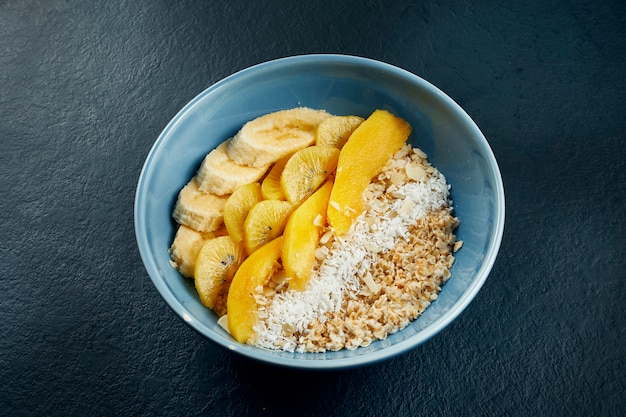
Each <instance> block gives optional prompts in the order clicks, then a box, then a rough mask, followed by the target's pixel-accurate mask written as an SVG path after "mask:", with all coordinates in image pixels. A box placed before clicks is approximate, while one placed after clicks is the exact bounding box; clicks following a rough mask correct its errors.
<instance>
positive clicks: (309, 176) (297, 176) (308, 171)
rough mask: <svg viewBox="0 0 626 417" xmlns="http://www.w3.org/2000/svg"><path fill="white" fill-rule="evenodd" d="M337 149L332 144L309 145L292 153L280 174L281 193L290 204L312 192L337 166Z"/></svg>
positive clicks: (298, 201) (297, 202)
mask: <svg viewBox="0 0 626 417" xmlns="http://www.w3.org/2000/svg"><path fill="white" fill-rule="evenodd" d="M338 159H339V149H337V148H335V147H333V146H317V145H314V146H309V147H308V148H304V149H301V150H299V151H298V152H296V153H294V154H293V156H292V157H291V158H289V160H288V161H287V163H286V164H285V168H284V169H283V172H282V174H281V176H280V185H281V186H282V189H283V193H284V194H285V197H286V198H287V201H289V202H290V203H292V204H299V203H300V202H301V201H302V200H303V199H305V198H306V197H307V196H309V195H311V194H313V192H315V190H317V189H318V187H319V186H320V185H322V183H323V182H324V181H325V180H326V178H327V177H328V176H329V175H330V173H331V172H333V171H334V170H335V168H336V167H337V160H338Z"/></svg>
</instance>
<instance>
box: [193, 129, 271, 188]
mask: <svg viewBox="0 0 626 417" xmlns="http://www.w3.org/2000/svg"><path fill="white" fill-rule="evenodd" d="M229 141H230V139H229V140H227V141H226V142H222V143H221V144H220V145H219V146H218V147H217V148H215V149H213V150H212V151H211V152H209V154H208V155H207V156H206V157H205V158H204V160H203V161H202V164H201V165H200V168H199V169H198V173H197V174H196V181H198V189H199V190H200V191H202V192H205V193H211V194H215V195H226V194H231V193H232V192H233V191H235V189H236V188H237V187H240V186H242V185H245V184H250V183H253V182H256V181H258V180H259V179H261V177H262V176H263V175H264V174H265V173H266V172H267V170H268V169H269V165H265V166H261V167H258V168H257V167H251V166H245V165H239V164H238V163H236V162H235V161H233V160H232V159H230V158H229V157H228V154H227V153H226V149H227V147H228V142H229Z"/></svg>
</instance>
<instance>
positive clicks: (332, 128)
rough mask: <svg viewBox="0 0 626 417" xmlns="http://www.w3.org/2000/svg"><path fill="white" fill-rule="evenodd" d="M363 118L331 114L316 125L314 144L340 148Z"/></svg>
mask: <svg viewBox="0 0 626 417" xmlns="http://www.w3.org/2000/svg"><path fill="white" fill-rule="evenodd" d="M363 120H365V119H363V118H362V117H359V116H331V117H329V118H327V119H325V120H323V121H322V122H321V123H320V124H319V125H318V126H317V130H316V131H315V144H316V145H326V146H334V147H335V148H338V149H341V148H343V145H345V143H346V142H347V141H348V138H349V137H350V135H351V134H352V132H354V131H355V130H356V128H357V127H359V125H360V124H361V123H363Z"/></svg>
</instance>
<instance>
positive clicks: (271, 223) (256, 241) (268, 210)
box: [244, 200, 292, 255]
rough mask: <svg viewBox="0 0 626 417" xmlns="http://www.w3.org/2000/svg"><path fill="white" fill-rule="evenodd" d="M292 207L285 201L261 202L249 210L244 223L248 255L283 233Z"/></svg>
mask: <svg viewBox="0 0 626 417" xmlns="http://www.w3.org/2000/svg"><path fill="white" fill-rule="evenodd" d="M291 210H292V205H291V204H290V203H289V202H287V201H280V200H263V201H259V202H258V203H257V204H255V205H254V207H252V208H251V209H250V212H249V213H248V217H246V221H245V223H244V245H245V248H246V253H247V254H248V255H249V254H251V253H252V252H254V251H255V250H257V249H258V248H260V247H261V246H263V245H264V244H265V243H267V242H269V241H270V240H272V239H275V238H277V237H278V236H280V235H281V234H282V233H283V230H284V229H285V224H287V218H288V217H289V214H290V213H291Z"/></svg>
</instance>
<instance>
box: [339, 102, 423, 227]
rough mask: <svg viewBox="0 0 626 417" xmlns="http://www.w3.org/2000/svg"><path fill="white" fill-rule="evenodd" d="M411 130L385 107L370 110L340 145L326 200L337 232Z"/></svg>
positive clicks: (354, 213) (350, 218)
mask: <svg viewBox="0 0 626 417" xmlns="http://www.w3.org/2000/svg"><path fill="white" fill-rule="evenodd" d="M410 134H411V126H410V125H409V124H408V123H407V122H406V121H405V120H404V119H402V118H400V117H396V116H394V115H393V114H391V113H389V112H388V111H386V110H376V111H374V112H373V113H372V114H371V115H370V116H369V117H368V118H367V119H365V121H364V122H363V123H361V124H360V125H359V127H357V128H356V130H355V131H354V132H353V133H352V135H350V138H349V139H348V141H347V142H346V144H345V145H344V146H343V148H342V149H341V153H340V154H339V161H338V163H337V173H336V176H335V184H334V186H333V189H332V191H331V194H330V201H329V203H328V222H329V224H330V225H331V226H332V227H333V228H334V230H335V235H337V236H340V235H342V234H345V233H347V232H348V231H349V230H350V226H351V225H352V222H353V221H354V220H355V219H356V218H357V217H358V216H359V215H360V214H361V213H362V212H363V209H364V203H363V192H364V191H365V189H366V188H367V186H368V185H369V183H370V181H371V179H372V178H373V177H374V176H375V175H378V174H379V173H380V171H381V170H382V169H383V167H384V166H385V164H386V163H387V161H388V160H389V158H391V157H392V156H393V154H394V153H395V152H396V151H398V149H400V147H401V146H402V145H403V144H404V143H405V142H406V140H407V139H408V137H409V135H410Z"/></svg>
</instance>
